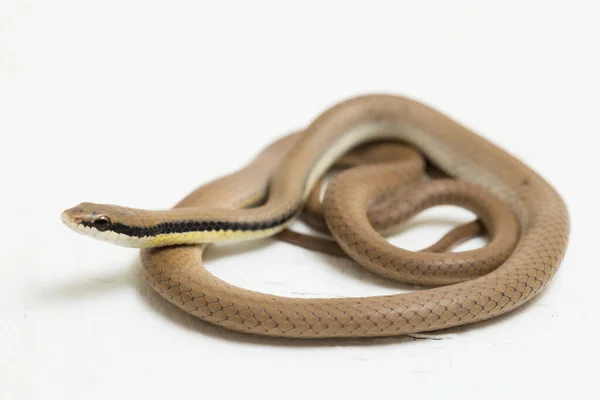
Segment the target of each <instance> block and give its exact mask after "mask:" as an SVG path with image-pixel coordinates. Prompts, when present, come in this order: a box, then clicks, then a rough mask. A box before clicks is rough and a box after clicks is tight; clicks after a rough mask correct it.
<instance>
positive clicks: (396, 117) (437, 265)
mask: <svg viewBox="0 0 600 400" xmlns="http://www.w3.org/2000/svg"><path fill="white" fill-rule="evenodd" d="M365 124H366V125H369V124H370V125H373V126H376V128H377V130H378V134H377V135H375V136H371V137H370V139H369V138H365V139H364V140H362V139H360V138H359V140H355V141H354V142H353V143H354V144H356V145H358V144H362V143H366V142H368V141H371V140H373V138H376V139H386V140H394V141H402V142H405V143H408V144H410V145H411V146H414V147H415V148H416V149H418V150H419V152H421V153H422V154H423V155H424V156H425V157H426V158H427V159H428V160H430V161H432V162H433V163H434V164H435V165H436V166H438V167H439V168H440V169H441V170H442V171H444V173H446V174H448V175H450V176H453V177H455V178H456V179H458V180H460V181H464V182H466V183H460V182H459V183H458V184H459V185H467V186H468V187H467V188H466V189H464V188H463V189H460V190H459V193H464V191H463V190H465V191H466V192H469V191H473V193H475V194H473V196H475V197H469V196H470V195H467V196H466V197H464V196H463V197H462V198H460V199H459V200H458V201H457V204H460V205H463V206H468V207H470V208H471V209H473V210H474V211H475V212H476V213H478V215H479V217H480V218H481V219H482V222H483V223H484V225H486V229H487V231H488V232H490V235H491V236H492V242H493V238H494V232H496V236H497V237H499V240H500V241H505V242H510V241H511V240H510V237H511V234H508V235H507V236H508V240H504V239H507V237H506V235H502V234H501V233H502V232H507V231H506V229H508V231H509V232H510V231H511V229H512V228H511V227H510V226H509V227H508V228H506V227H503V228H502V230H498V227H497V223H498V222H502V221H504V222H506V221H507V218H505V217H498V216H497V215H495V216H494V215H492V214H494V212H496V211H497V210H498V209H500V208H502V205H497V203H494V204H491V205H490V204H488V205H487V206H486V207H487V208H486V207H483V208H482V207H481V205H482V204H483V203H486V202H488V200H489V199H485V200H482V196H480V195H479V194H477V193H480V192H477V191H481V190H482V189H483V190H485V191H487V192H489V193H490V194H491V195H493V196H492V197H494V196H495V197H497V198H499V199H501V201H500V204H506V205H507V207H509V210H510V215H511V216H513V217H514V222H515V228H516V230H517V231H518V240H517V238H516V236H515V240H514V241H513V243H504V244H503V246H504V248H509V249H510V251H509V252H508V253H506V254H500V255H499V253H498V249H493V248H491V247H494V246H492V243H490V245H489V246H486V247H485V248H483V249H479V250H477V251H475V252H473V253H471V254H470V255H469V256H470V257H471V258H470V259H469V260H468V261H467V259H461V257H463V256H464V254H463V253H442V254H435V253H430V252H426V253H422V254H421V257H422V258H421V259H420V260H417V261H415V260H414V259H413V258H414V257H413V254H400V256H399V257H398V258H396V256H395V254H396V253H394V252H395V251H396V250H400V249H392V248H390V247H391V246H390V245H389V244H388V243H387V242H386V241H385V240H383V239H382V238H381V236H380V235H379V234H378V233H377V232H376V231H375V230H374V228H373V226H372V223H370V222H369V217H368V216H367V214H368V212H369V207H370V206H371V205H372V203H373V202H375V203H376V202H377V200H378V199H380V198H385V197H387V196H390V193H391V192H393V191H394V190H397V189H398V187H399V186H400V184H399V183H398V182H400V181H402V180H403V179H404V178H403V177H402V175H403V174H404V173H405V172H403V171H402V170H401V169H395V168H394V167H393V166H391V165H389V164H385V165H383V166H381V165H379V166H367V167H364V168H358V169H356V172H355V171H353V170H350V171H349V173H348V174H352V173H354V174H355V175H357V176H352V175H347V174H346V178H344V177H343V176H340V179H339V180H335V181H334V182H333V183H332V184H331V185H330V186H332V187H331V188H330V189H329V192H334V193H335V192H338V193H342V195H339V194H338V196H337V197H335V195H334V194H332V196H333V198H334V199H333V200H331V201H330V203H327V201H329V200H328V199H327V197H329V196H330V194H329V192H328V194H327V195H326V204H325V206H324V208H325V215H326V217H327V224H328V226H329V228H330V229H331V231H332V234H333V236H334V237H335V238H336V239H337V240H338V241H340V246H341V247H342V248H343V249H344V250H345V251H347V252H348V253H349V254H350V256H351V257H352V258H354V259H355V260H357V261H359V262H361V263H363V264H365V265H366V266H367V267H368V268H369V269H371V270H373V271H379V272H380V273H382V274H383V275H384V276H387V275H390V277H393V278H394V277H395V278H399V279H403V280H408V281H411V279H412V281H413V282H423V280H424V279H427V280H429V281H428V282H431V283H436V284H448V283H451V284H449V285H446V286H441V287H436V288H432V289H427V290H422V291H417V292H414V293H408V294H398V295H389V296H375V297H362V298H344V299H338V298H336V299H308V298H287V297H280V296H274V295H269V294H264V293H258V292H254V291H250V290H246V289H243V288H240V287H236V286H234V285H231V284H228V283H227V282H224V281H222V280H220V279H218V278H217V277H215V276H213V275H212V274H211V273H209V272H208V271H207V270H206V269H205V268H204V267H203V266H202V253H203V250H204V248H205V247H206V245H195V246H175V247H163V248H154V249H145V250H143V251H142V253H141V258H142V266H143V273H144V277H145V279H146V281H147V282H148V283H149V284H150V285H151V287H152V288H153V289H154V290H156V291H157V292H158V293H159V294H160V295H161V296H163V297H164V298H165V299H166V300H168V301H169V302H171V303H173V304H175V305H176V306H177V307H179V308H181V309H183V310H185V311H187V312H189V313H190V314H192V315H194V316H196V317H198V318H201V319H203V320H205V321H207V322H210V323H212V324H216V325H220V326H222V327H225V328H228V329H233V330H236V331H240V332H247V333H252V334H259V335H267V336H282V337H296V338H330V337H367V336H371V337H372V336H390V335H399V334H407V333H415V332H422V331H431V330H436V329H442V328H448V327H452V326H458V325H464V324H468V323H472V322H476V321H481V320H484V319H488V318H492V317H494V316H498V315H500V314H503V313H506V312H508V311H510V310H513V309H515V308H516V307H519V306H520V305H522V304H524V303H525V302H526V301H528V300H529V299H531V298H533V297H534V296H535V295H536V294H537V293H539V292H540V291H541V290H542V289H543V288H544V287H546V285H547V284H548V282H549V281H550V279H551V278H552V277H553V275H554V274H555V272H556V270H557V268H558V266H559V264H560V261H561V260H562V258H563V256H564V253H565V250H566V245H567V239H568V231H569V221H568V214H567V210H566V207H565V205H564V203H563V201H562V199H561V198H560V196H559V195H558V194H557V193H556V191H555V190H554V189H553V188H552V187H551V186H550V185H549V184H548V183H546V182H545V181H544V180H543V179H542V178H541V177H540V176H539V175H537V174H536V173H535V172H533V171H532V170H531V169H529V168H528V167H527V166H525V165H524V164H523V163H521V162H520V161H519V160H517V159H516V158H514V157H512V156H511V155H509V154H508V153H506V152H505V151H503V150H502V149H500V148H498V147H497V146H495V145H493V144H492V143H490V142H488V141H487V140H485V139H483V138H481V137H480V136H478V135H476V134H475V133H473V132H471V131H469V130H468V129H467V128H465V127H463V126H461V125H459V124H457V123H456V122H454V121H452V120H451V119H449V118H448V117H446V116H444V115H442V114H441V113H439V112H437V111H435V110H432V109H430V108H428V107H427V106H424V105H422V104H420V103H417V102H415V101H412V100H409V99H406V98H402V97H394V96H386V95H372V96H363V97H359V98H355V99H351V100H348V101H346V102H344V103H341V104H339V105H337V106H335V107H333V108H332V109H330V110H328V111H326V112H325V113H324V114H322V115H321V116H320V117H319V118H317V120H315V122H313V124H311V125H310V126H309V127H308V128H307V129H306V131H304V132H303V133H301V134H299V135H295V136H290V137H286V138H283V139H281V140H279V141H277V142H275V143H274V144H272V145H271V146H269V147H268V148H267V149H266V150H264V151H263V152H262V153H261V154H260V155H259V157H258V158H257V159H256V160H255V161H254V162H253V163H251V164H250V165H249V166H248V167H246V168H244V169H242V170H240V171H238V172H237V173H234V174H232V175H229V176H227V177H224V178H221V179H219V180H216V181H214V182H211V183H209V184H207V185H205V186H203V187H201V188H199V189H197V190H196V191H194V192H193V193H191V194H190V195H189V196H188V197H186V198H185V199H184V200H182V201H181V202H180V203H179V204H178V205H177V207H192V206H193V207H198V206H206V207H210V206H218V207H219V208H227V207H229V208H243V207H249V206H252V205H255V204H257V202H259V201H260V200H261V199H263V198H264V196H265V193H266V190H267V188H268V185H269V182H271V184H272V185H273V186H272V187H271V195H273V193H277V190H279V194H280V193H281V191H284V190H286V189H285V187H284V186H285V185H284V184H282V183H281V182H279V181H278V178H277V176H278V175H277V173H275V175H274V176H272V174H273V171H275V170H279V171H281V170H285V168H286V167H287V166H288V165H294V163H296V164H298V163H300V165H301V163H302V161H303V160H302V159H298V158H302V157H307V154H312V153H314V152H319V151H322V149H323V148H324V147H327V146H329V145H331V144H332V143H336V142H337V141H341V140H346V139H347V138H348V137H349V135H350V133H346V132H350V131H352V130H353V129H354V128H361V127H362V126H363V125H365ZM358 132H359V133H358V135H361V134H362V133H360V132H361V131H360V129H359V130H358ZM284 155H285V158H283V160H282V157H283V156H284ZM369 168H375V169H378V170H377V171H375V173H382V174H383V175H384V176H386V174H387V177H388V178H389V177H391V178H390V179H389V180H388V179H387V178H386V179H384V180H381V179H379V180H376V179H372V178H369V176H371V175H369V174H371V172H372V171H371V172H369V171H367V172H364V171H365V169H369ZM363 173H364V174H366V175H365V176H361V174H363ZM321 175H322V174H321ZM343 175H344V174H343ZM271 178H272V179H271ZM392 178H393V179H392ZM270 179H271V181H270ZM299 179H304V177H299ZM344 179H345V180H344ZM390 181H393V182H392V183H389V182H390ZM378 182H379V183H378ZM277 185H279V186H277ZM313 186H314V184H313ZM278 187H279V189H278ZM352 187H354V189H355V190H358V191H357V192H356V191H355V192H351V190H352ZM344 193H345V195H344ZM348 193H353V194H352V195H349V194H348ZM275 195H277V194H275ZM450 197H452V195H451V196H450ZM459 197H460V196H459ZM409 198H410V197H409ZM489 201H495V200H489ZM349 210H350V211H351V213H348V211H349ZM413 211H414V210H413ZM490 213H491V214H490ZM482 214H483V215H482ZM502 215H505V214H502ZM511 218H512V217H509V218H508V220H510V219H511ZM509 225H510V222H509ZM498 232H500V234H498ZM381 246H383V249H382V247H381ZM513 247H514V248H513ZM400 251H401V250H400ZM401 252H402V251H401ZM408 253H410V252H408ZM407 256H408V259H407V258H406V257H407ZM440 257H441V258H440ZM482 257H484V258H486V257H487V258H486V259H483V258H482ZM498 257H500V258H501V260H500V262H499V266H497V267H496V265H494V266H493V267H490V264H489V263H488V259H495V258H498ZM445 258H454V260H451V261H452V262H454V263H455V264H453V265H459V266H461V268H459V269H458V270H456V269H452V268H448V265H449V264H448V265H446V264H445V261H444V259H445ZM428 260H429V261H428ZM440 260H441V261H440ZM496 261H498V260H496ZM428 262H430V264H427V263H428ZM456 263H457V264H456ZM415 271H416V272H415ZM392 275H394V276H392ZM471 277H474V279H471V280H466V281H464V280H465V279H468V278H471ZM454 282H459V283H454Z"/></svg>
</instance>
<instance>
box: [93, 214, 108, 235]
mask: <svg viewBox="0 0 600 400" xmlns="http://www.w3.org/2000/svg"><path fill="white" fill-rule="evenodd" d="M110 224H111V222H110V218H108V217H107V216H106V215H101V216H99V217H98V218H96V219H95V220H94V222H93V225H94V228H96V229H98V230H99V231H100V232H104V231H105V230H107V229H108V228H110Z"/></svg>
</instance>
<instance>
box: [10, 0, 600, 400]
mask: <svg viewBox="0 0 600 400" xmlns="http://www.w3.org/2000/svg"><path fill="white" fill-rule="evenodd" d="M350 3H351V2H347V1H345V2H306V1H304V2H297V3H290V2H279V3H277V2H261V1H256V0H254V1H251V2H243V1H237V2H228V4H219V2H208V1H197V0H194V1H147V0H146V1H135V0H118V1H117V0H115V1H102V2H97V1H96V2H91V1H75V0H73V1H65V0H54V1H33V0H32V1H11V0H8V1H6V0H5V1H2V2H0V135H1V142H0V150H1V152H2V156H1V157H0V170H1V177H2V186H1V187H2V196H1V197H0V199H1V200H0V201H1V202H2V203H1V210H2V212H1V214H0V235H1V236H2V240H1V243H2V244H1V246H2V247H1V251H0V276H1V279H0V399H36V398H40V399H41V398H43V399H54V398H57V399H80V398H86V399H107V398H146V399H155V398H156V399H171V398H173V399H180V398H186V399H190V398H192V399H194V398H201V399H238V398H239V399H280V398H285V399H319V398H326V397H327V396H331V398H344V399H354V398H357V399H359V398H360V399H367V398H382V399H383V398H385V399H393V398H436V399H439V398H443V399H465V398H486V399H495V398H507V397H510V398H529V399H535V398H545V399H547V398H565V397H567V396H568V397H569V398H577V399H591V398H596V399H597V398H600V390H599V389H598V385H597V383H594V382H593V380H594V379H597V378H598V371H599V370H600V361H599V360H600V344H599V342H600V339H599V334H600V311H599V310H600V296H599V292H600V290H599V289H598V284H599V282H600V272H599V268H600V267H599V265H598V261H599V259H598V257H597V253H596V251H597V248H598V245H597V244H596V243H595V241H596V240H597V239H598V236H597V227H598V217H597V210H598V208H597V199H598V197H597V195H595V194H597V187H598V184H599V182H600V175H599V172H598V171H599V166H600V163H599V162H598V160H597V157H598V150H599V146H598V140H597V138H598V133H599V129H600V123H599V122H598V119H599V118H598V112H599V106H600V101H599V93H600V78H599V76H600V58H599V50H600V24H599V21H600V5H599V3H598V2H595V1H588V2H585V1H569V2H567V1H564V2H558V1H504V2H480V1H454V2H445V1H437V2H433V1H422V2H417V1H410V2H402V1H390V2H376V1H370V2H368V6H367V2H362V3H363V4H364V5H363V6H358V5H352V4H350ZM369 92H391V93H398V94H404V95H408V96H411V97H414V98H417V99H419V100H421V101H424V102H426V103H427V104H429V105H431V106H434V107H436V108H438V109H440V110H442V111H444V112H445V113H447V114H449V115H451V116H452V117H454V118H455V119H457V120H459V121H461V122H462V123H464V124H466V125H467V126H469V127H471V128H473V129H475V130H476V131H477V132H480V133H481V134H482V135H484V136H486V137H488V138H490V139H491V140H493V141H495V142H496V143H498V144H500V145H501V146H502V147H504V148H506V149H508V150H509V151H510V152H512V153H513V154H515V155H517V156H518V157H520V158H522V159H523V160H526V162H527V163H528V164H530V165H531V166H532V167H533V168H534V169H536V170H537V171H539V172H540V173H541V174H542V175H543V176H544V177H546V178H547V179H548V180H549V181H550V182H551V183H552V184H553V185H554V186H555V187H556V188H557V189H558V190H559V192H560V193H561V194H562V195H563V196H564V197H565V199H566V201H567V203H568V206H569V209H570V212H571V217H572V235H571V242H570V247H569V250H568V254H567V257H566V259H565V260H564V262H563V265H562V267H561V269H560V270H559V273H558V274H557V276H556V279H555V280H554V281H553V282H552V284H551V285H550V286H549V287H548V288H547V290H546V291H545V292H544V293H543V294H542V295H540V296H539V297H537V298H536V299H535V300H534V301H532V302H531V303H530V304H528V305H527V306H525V307H523V308H522V309H520V310H519V311H517V312H514V313H512V314H510V315H508V316H506V317H503V318H499V319H497V320H492V321H489V322H486V323H482V324H478V325H474V326H468V327H464V328H461V329H453V330H449V331H445V332H440V333H437V334H433V335H426V337H427V339H416V338H411V337H403V338H393V339H385V340H375V341H372V340H371V341H344V342H331V341H325V342H297V341H289V340H273V339H267V338H258V337H249V336H243V335H239V334H235V333H230V332H228V331H224V330H222V329H219V328H215V327H212V326H208V325H206V324H205V323H202V322H199V321H197V320H195V319H193V318H192V317H189V316H188V315H186V314H184V313H183V312H180V311H179V310H177V309H175V308H174V307H172V306H170V305H169V304H167V303H166V302H165V301H163V300H162V299H161V298H160V297H158V296H157V295H155V294H154V293H153V292H152V291H151V290H150V289H149V288H148V287H147V286H146V284H145V283H143V282H142V281H141V279H140V266H139V262H138V258H137V252H136V251H135V250H131V249H124V248H118V247H116V246H111V245H108V244H105V243H100V242H97V241H93V240H90V239H87V238H84V237H82V236H79V235H76V234H74V233H72V232H70V231H69V230H68V229H66V228H65V227H64V226H63V225H62V224H61V223H60V221H59V214H60V212H61V211H62V209H64V208H68V207H71V206H74V205H75V204H77V203H79V202H81V201H93V202H98V203H102V202H103V203H115V204H122V205H127V206H135V207H139V208H150V209H157V208H168V207H170V206H172V205H173V204H174V203H175V202H176V201H178V200H179V199H180V198H181V197H183V196H184V195H185V194H186V193H187V192H189V191H190V190H191V189H192V188H194V187H195V186H197V185H198V184H200V183H202V182H206V181H208V180H210V179H212V178H215V177H218V176H220V175H222V174H224V173H226V172H230V171H233V170H235V169H237V168H239V167H241V166H242V165H244V164H245V163H246V162H247V161H248V160H249V159H250V158H251V157H252V156H253V155H255V154H256V153H257V152H258V151H259V150H260V149H261V148H263V147H264V146H265V145H266V144H268V143H269V142H271V141H272V140H273V139H275V138H276V137H278V136H280V135H282V134H283V133H287V132H289V131H291V130H293V129H297V128H301V127H303V126H305V125H306V124H308V123H309V122H310V121H311V119H313V118H314V117H315V116H316V115H318V113H320V112H321V111H323V110H324V109H325V108H326V107H328V106H330V105H332V104H334V103H335V102H337V101H340V100H343V99H345V98H347V97H349V96H353V95H357V94H363V93H369ZM469 218H470V216H469V214H468V213H466V212H458V211H456V210H453V209H448V208H445V209H439V208H438V209H437V210H432V211H429V212H426V213H425V214H424V215H423V216H422V217H420V218H419V219H418V220H419V221H421V222H422V223H423V224H424V225H423V227H421V228H415V229H414V230H410V231H409V232H406V233H404V234H402V235H401V236H396V237H394V238H393V239H392V241H393V242H394V243H398V244H401V245H403V246H406V247H408V248H417V247H419V246H422V245H426V244H428V243H430V242H431V241H432V240H434V239H435V238H437V237H439V235H441V234H442V233H443V232H444V231H446V230H447V229H448V228H449V227H451V226H454V225H455V224H456V223H457V222H459V221H466V220H468V219H469ZM475 244H476V243H475ZM471 245H473V243H472V244H471ZM206 262H207V265H208V268H209V269H210V270H211V271H212V272H214V273H215V274H217V275H218V276H219V277H221V278H223V279H226V280H228V281H230V282H232V283H234V284H237V285H241V286H244V287H247V288H251V289H255V290H260V291H265V292H269V293H275V294H280V295H287V296H356V295H367V294H368V295H376V294H383V293H396V292H400V291H401V290H400V289H398V288H397V287H396V286H395V285H394V284H392V283H388V282H385V281H382V280H380V279H377V278H375V277H373V276H371V275H370V274H368V273H366V272H364V271H362V270H361V268H360V267H358V266H355V265H353V264H351V263H350V262H348V261H340V260H336V259H334V258H331V257H326V256H321V255H318V254H313V253H310V252H307V251H303V250H301V249H297V248H293V247H291V246H289V245H286V244H283V243H278V242H275V241H272V240H265V241H262V242H259V243H254V244H246V245H243V246H239V247H226V248H223V247H219V248H212V249H211V250H209V251H208V254H207V260H206ZM409 396H410V397H409ZM484 396H485V397H484Z"/></svg>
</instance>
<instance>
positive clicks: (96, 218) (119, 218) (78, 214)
mask: <svg viewBox="0 0 600 400" xmlns="http://www.w3.org/2000/svg"><path fill="white" fill-rule="evenodd" d="M135 217H136V214H135V213H134V212H133V211H132V210H131V209H128V208H125V207H120V206H113V205H108V204H94V203H81V204H79V205H78V206H75V207H73V208H69V209H68V210H65V211H63V213H62V214H61V219H62V221H63V223H64V224H65V225H67V226H68V227H69V228H71V229H72V230H74V231H75V232H77V233H81V234H83V235H86V236H90V237H94V238H96V239H100V240H105V241H112V242H116V244H121V243H119V242H120V241H121V240H120V239H121V238H120V235H119V233H118V231H119V230H120V229H119V228H123V226H124V225H125V224H128V223H129V221H131V220H132V219H134V218H135Z"/></svg>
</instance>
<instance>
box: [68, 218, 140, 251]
mask: <svg viewBox="0 0 600 400" xmlns="http://www.w3.org/2000/svg"><path fill="white" fill-rule="evenodd" d="M60 219H61V221H62V222H63V224H65V225H66V226H67V227H68V228H69V229H71V230H73V231H75V232H77V233H79V234H81V235H84V236H88V237H91V238H94V239H98V240H102V241H105V242H111V243H114V244H117V245H121V246H125V247H131V245H130V241H131V237H130V236H127V235H124V234H120V233H116V232H113V231H111V230H107V231H104V232H102V231H99V230H98V229H96V228H94V227H93V226H90V225H89V224H86V223H85V221H84V219H83V218H81V217H78V216H75V215H72V213H71V212H70V210H65V211H63V212H62V214H60Z"/></svg>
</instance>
